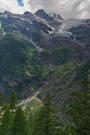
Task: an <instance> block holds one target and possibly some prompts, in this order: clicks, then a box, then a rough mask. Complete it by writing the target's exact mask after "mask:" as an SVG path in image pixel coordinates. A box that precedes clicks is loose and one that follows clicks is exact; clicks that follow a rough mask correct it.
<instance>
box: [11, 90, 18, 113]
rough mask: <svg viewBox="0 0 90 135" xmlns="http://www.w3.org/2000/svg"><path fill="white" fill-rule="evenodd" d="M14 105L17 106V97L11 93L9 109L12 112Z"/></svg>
mask: <svg viewBox="0 0 90 135" xmlns="http://www.w3.org/2000/svg"><path fill="white" fill-rule="evenodd" d="M16 104H17V95H16V92H12V93H11V96H10V109H11V110H12V112H13V111H14V110H15V109H16Z"/></svg>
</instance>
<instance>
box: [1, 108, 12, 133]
mask: <svg viewBox="0 0 90 135" xmlns="http://www.w3.org/2000/svg"><path fill="white" fill-rule="evenodd" d="M11 125H12V114H11V112H10V110H9V107H6V110H5V112H4V114H3V116H2V118H1V125H0V135H6V134H7V135H10V132H11Z"/></svg>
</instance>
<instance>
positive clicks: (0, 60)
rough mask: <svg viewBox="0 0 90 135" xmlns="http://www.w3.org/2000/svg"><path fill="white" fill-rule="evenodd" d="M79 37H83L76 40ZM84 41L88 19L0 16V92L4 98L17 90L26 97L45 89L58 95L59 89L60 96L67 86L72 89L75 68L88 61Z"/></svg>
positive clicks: (41, 14) (88, 50) (89, 54)
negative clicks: (60, 91)
mask: <svg viewBox="0 0 90 135" xmlns="http://www.w3.org/2000/svg"><path fill="white" fill-rule="evenodd" d="M82 25H83V29H82V28H81V26H82ZM87 27H88V28H87ZM87 29H88V32H87ZM84 30H85V31H86V33H85V32H84ZM81 34H82V37H86V38H82V39H80V40H78V36H79V35H81ZM85 34H86V35H85ZM76 36H77V37H76ZM75 37H76V38H75ZM84 39H85V43H86V41H87V42H88V41H89V40H87V39H89V20H75V19H71V20H70V19H69V20H64V19H62V17H61V16H59V15H55V14H54V15H50V14H48V13H45V11H43V10H39V11H37V12H36V13H35V14H32V13H30V12H25V13H24V14H22V15H19V14H13V13H10V12H8V11H5V12H4V13H0V76H1V77H0V92H2V93H4V95H5V96H6V97H7V96H8V95H10V93H11V92H12V91H16V92H17V93H18V95H19V97H20V98H26V97H28V96H30V97H31V96H32V95H34V94H36V92H37V91H39V90H40V91H41V92H42V89H43V88H44V87H45V89H47V91H49V90H51V91H52V89H53V92H56V93H57V95H58V96H59V95H60V94H59V91H58V87H60V89H62V91H63V93H64V90H66V89H68V88H69V86H68V84H70V87H71V89H72V87H74V85H75V86H76V83H75V84H74V83H71V80H73V79H74V77H75V76H76V74H77V69H78V68H79V67H81V66H82V65H83V63H85V62H86V61H88V60H89V59H90V48H89V47H88V48H87V45H86V46H85V45H84V41H83V40H84ZM86 44H87V43H86ZM88 44H89V42H88ZM88 63H89V62H88ZM80 72H81V70H80ZM66 78H67V80H65V85H64V82H63V81H64V79H66ZM54 82H55V83H56V84H54ZM77 82H78V85H77V86H79V81H77ZM47 84H48V85H47ZM60 84H61V85H60ZM56 85H57V87H56ZM64 87H65V89H64ZM45 89H44V91H46V90H45ZM54 89H57V90H54ZM71 89H70V93H71V91H72V90H71ZM67 93H68V94H69V92H68V91H67ZM41 95H42V94H41ZM53 96H54V95H53ZM54 97H57V96H54ZM59 98H60V97H58V98H57V100H59Z"/></svg>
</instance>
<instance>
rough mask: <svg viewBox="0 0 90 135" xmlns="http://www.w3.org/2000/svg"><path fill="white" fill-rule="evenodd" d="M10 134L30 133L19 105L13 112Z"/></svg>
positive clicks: (21, 134)
mask: <svg viewBox="0 0 90 135" xmlns="http://www.w3.org/2000/svg"><path fill="white" fill-rule="evenodd" d="M11 135H30V134H29V128H28V123H27V120H26V118H25V115H24V112H23V110H22V109H21V108H20V107H19V108H18V109H17V110H16V112H15V117H14V120H13V123H12V131H11Z"/></svg>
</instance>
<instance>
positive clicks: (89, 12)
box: [29, 0, 90, 18]
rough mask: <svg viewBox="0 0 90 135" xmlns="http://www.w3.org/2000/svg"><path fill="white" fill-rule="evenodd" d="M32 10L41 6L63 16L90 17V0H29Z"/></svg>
mask: <svg viewBox="0 0 90 135" xmlns="http://www.w3.org/2000/svg"><path fill="white" fill-rule="evenodd" d="M29 4H30V5H31V9H32V11H35V10H36V9H39V8H43V9H45V10H47V11H49V12H56V13H58V14H61V15H62V16H63V17H64V18H90V0H30V1H29Z"/></svg>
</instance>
